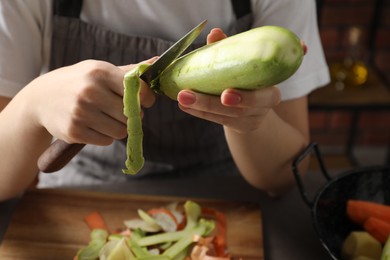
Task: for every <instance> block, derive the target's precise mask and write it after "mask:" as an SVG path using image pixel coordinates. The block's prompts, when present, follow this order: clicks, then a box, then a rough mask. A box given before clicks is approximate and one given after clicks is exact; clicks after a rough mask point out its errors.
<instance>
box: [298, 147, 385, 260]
mask: <svg viewBox="0 0 390 260" xmlns="http://www.w3.org/2000/svg"><path fill="white" fill-rule="evenodd" d="M313 152H314V153H315V155H316V158H317V160H318V162H319V165H320V169H321V172H322V175H323V176H324V177H325V179H326V180H327V182H326V184H325V185H324V186H323V187H322V188H320V190H319V191H318V193H317V194H316V195H315V197H314V199H312V200H310V199H309V197H308V194H307V192H306V190H305V187H304V185H303V182H302V179H301V176H300V173H299V170H298V164H299V162H300V161H302V160H303V159H304V158H305V157H306V156H308V155H309V154H311V153H313ZM293 171H294V175H295V179H296V182H297V184H298V187H299V190H300V193H301V196H302V198H303V200H304V202H305V203H306V204H307V205H308V206H309V208H310V209H311V214H312V221H313V225H314V228H315V230H316V232H317V234H318V236H319V239H320V241H321V243H322V245H323V246H324V248H325V249H326V250H327V251H328V252H329V254H330V256H331V257H332V258H333V259H341V246H342V243H343V241H344V239H345V238H346V237H347V235H348V234H349V233H350V232H351V231H354V230H361V227H359V226H356V225H355V224H353V223H352V222H351V221H350V220H349V219H348V217H347V216H346V213H345V212H346V201H347V200H348V199H361V200H368V201H374V202H379V203H383V204H387V205H390V167H389V166H376V167H366V168H359V169H355V170H351V171H348V172H345V173H343V174H341V175H338V176H337V177H335V178H332V177H331V176H330V175H329V174H328V172H327V170H326V168H325V165H324V163H323V160H322V157H321V154H320V150H319V148H318V146H317V144H316V143H312V144H310V145H309V146H308V147H307V148H306V149H305V150H304V151H303V152H302V154H301V155H300V156H299V157H298V158H297V159H296V160H295V161H294V163H293Z"/></svg>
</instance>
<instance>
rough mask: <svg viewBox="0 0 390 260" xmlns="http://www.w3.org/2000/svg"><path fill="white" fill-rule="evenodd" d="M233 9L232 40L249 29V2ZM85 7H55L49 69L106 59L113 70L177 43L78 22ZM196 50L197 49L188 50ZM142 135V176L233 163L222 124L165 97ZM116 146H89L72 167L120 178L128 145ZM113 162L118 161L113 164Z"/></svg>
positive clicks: (148, 112)
mask: <svg viewBox="0 0 390 260" xmlns="http://www.w3.org/2000/svg"><path fill="white" fill-rule="evenodd" d="M232 4H233V7H234V11H235V14H236V17H237V21H236V22H235V24H233V25H232V26H231V28H230V29H229V31H227V32H226V33H227V34H228V35H232V34H235V33H238V32H241V31H245V30H248V29H249V28H250V27H251V23H252V15H251V4H250V1H249V0H248V1H243V0H236V1H232ZM81 7H82V1H81V0H75V1H72V0H62V1H61V0H57V1H55V2H54V14H55V15H54V18H53V35H52V44H51V62H50V70H53V69H56V68H59V67H63V66H66V65H71V64H74V63H77V62H79V61H82V60H85V59H95V60H104V61H107V62H110V63H112V64H115V65H125V64H132V63H138V62H140V61H143V60H145V59H148V58H150V57H152V56H156V55H160V54H162V53H163V52H164V51H165V50H166V49H168V48H169V46H171V45H172V44H173V42H170V41H166V40H162V39H159V38H153V37H143V36H129V35H123V34H119V33H115V32H112V31H109V30H107V29H105V28H103V27H101V26H97V25H92V24H87V23H85V22H83V21H81V20H80V19H79V16H80V12H81ZM197 47H200V46H199V44H198V45H192V46H191V47H190V49H194V48H197ZM143 131H144V144H143V146H144V157H145V160H146V165H149V166H148V167H145V169H143V171H141V175H144V174H146V173H145V171H149V172H161V171H170V170H173V169H183V168H188V167H196V166H199V165H207V164H208V163H218V162H222V163H223V162H226V160H231V155H230V152H229V149H228V146H227V143H226V140H225V135H224V132H223V128H222V126H221V125H218V124H215V123H212V122H209V121H206V120H202V119H199V118H196V117H193V116H190V115H188V114H186V113H184V112H182V111H181V110H180V109H179V108H178V105H177V102H176V101H172V100H170V99H169V98H167V97H165V96H162V95H158V96H157V99H156V103H155V104H154V105H153V107H152V108H148V109H144V118H143ZM118 142H119V143H118ZM114 145H115V146H116V148H115V149H111V150H110V151H109V149H110V148H108V147H107V148H104V147H94V148H87V147H88V146H86V148H84V150H83V151H82V152H81V153H80V154H79V155H78V156H76V158H75V159H74V160H73V166H75V164H76V165H78V167H79V168H78V169H76V171H87V174H89V175H92V176H95V177H96V178H104V176H102V175H104V174H105V173H107V171H108V169H109V168H114V169H113V170H110V171H109V172H112V171H116V172H117V173H116V174H121V171H120V170H121V168H123V167H124V160H125V157H124V156H125V154H124V153H125V149H124V146H125V143H124V142H123V141H117V143H115V144H114ZM118 147H120V148H118ZM104 149H108V150H106V151H104ZM118 153H122V154H118ZM112 160H117V162H116V163H114V164H113V163H112ZM118 161H120V162H118ZM90 162H94V163H95V164H100V165H102V171H100V170H99V167H97V166H94V167H92V168H91V167H87V168H86V169H83V167H85V166H86V165H88V163H90ZM99 172H102V173H99ZM104 172H105V173H104Z"/></svg>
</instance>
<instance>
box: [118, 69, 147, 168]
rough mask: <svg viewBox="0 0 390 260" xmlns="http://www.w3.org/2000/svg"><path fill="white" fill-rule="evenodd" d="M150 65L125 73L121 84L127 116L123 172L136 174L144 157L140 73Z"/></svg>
mask: <svg viewBox="0 0 390 260" xmlns="http://www.w3.org/2000/svg"><path fill="white" fill-rule="evenodd" d="M149 66H150V65H148V64H140V65H138V66H136V67H134V68H133V69H132V70H130V71H129V72H127V73H126V75H125V77H124V80H123V85H124V88H125V90H124V95H123V104H124V110H123V113H124V115H125V116H126V117H127V133H128V135H127V145H126V152H127V159H126V163H125V164H126V169H123V170H122V171H123V173H125V174H133V175H134V174H136V173H138V172H139V171H140V170H141V169H142V167H143V166H144V162H145V160H144V157H143V150H142V140H143V131H142V120H141V104H140V100H139V93H140V90H141V79H140V75H141V74H142V72H143V71H145V69H146V68H147V67H149Z"/></svg>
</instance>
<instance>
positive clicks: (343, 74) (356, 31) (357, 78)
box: [330, 27, 368, 90]
mask: <svg viewBox="0 0 390 260" xmlns="http://www.w3.org/2000/svg"><path fill="white" fill-rule="evenodd" d="M361 42H362V30H361V29H360V28H359V27H351V28H350V29H349V31H348V50H347V53H346V56H345V58H344V59H343V61H341V62H336V63H333V64H332V65H331V66H330V73H331V77H332V83H333V85H334V86H335V88H336V89H337V90H343V89H346V88H356V87H359V86H363V85H364V83H366V81H367V76H368V68H367V65H366V63H365V61H364V49H363V46H362V44H361Z"/></svg>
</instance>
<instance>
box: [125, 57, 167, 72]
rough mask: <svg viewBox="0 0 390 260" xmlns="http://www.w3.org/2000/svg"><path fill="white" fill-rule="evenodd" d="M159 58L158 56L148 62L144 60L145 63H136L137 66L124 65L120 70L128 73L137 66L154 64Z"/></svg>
mask: <svg viewBox="0 0 390 260" xmlns="http://www.w3.org/2000/svg"><path fill="white" fill-rule="evenodd" d="M158 58H159V57H158V56H154V57H153V58H150V59H148V60H144V61H141V62H139V63H136V64H128V65H122V66H118V68H120V69H121V70H123V71H124V72H128V71H130V70H131V69H133V68H134V67H135V66H137V65H139V64H141V63H147V64H152V63H153V62H155V61H156V60H157V59H158Z"/></svg>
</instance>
